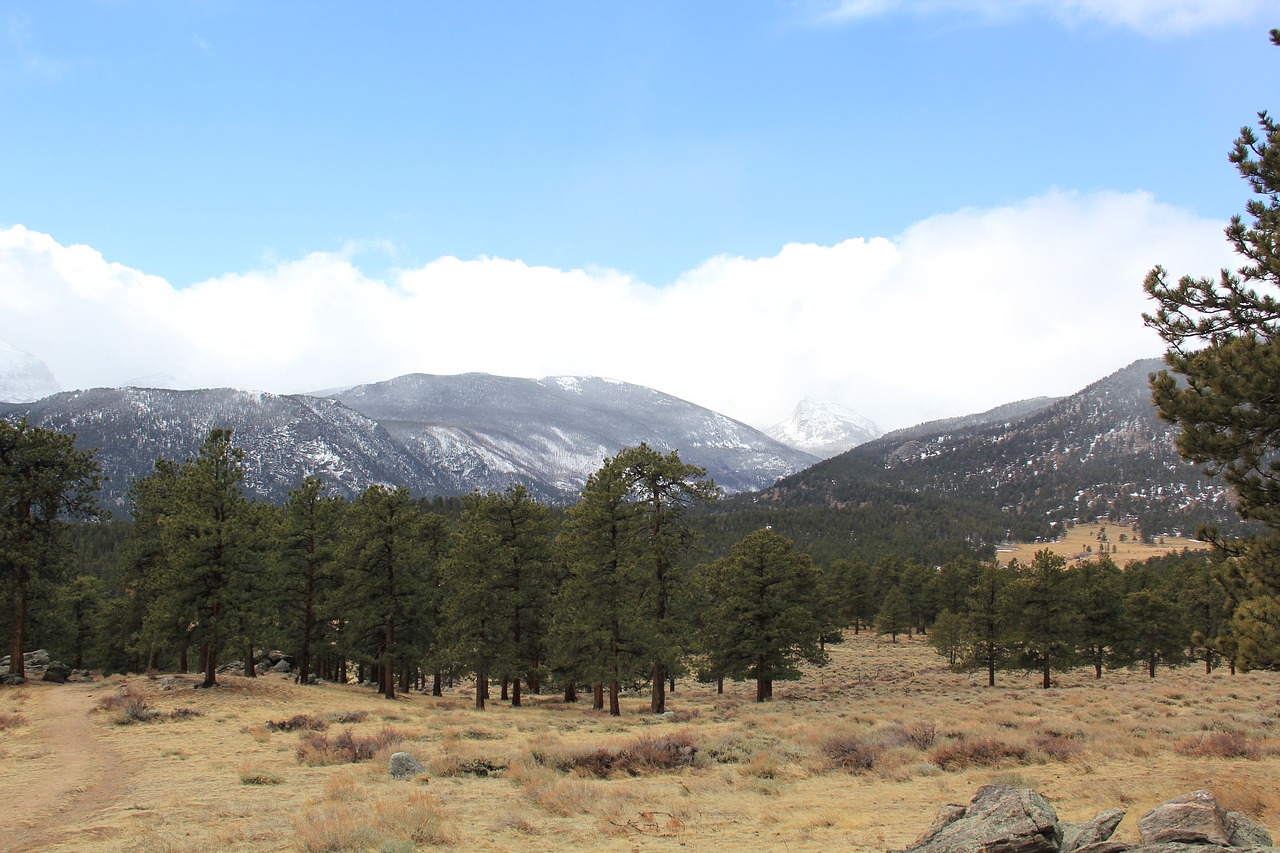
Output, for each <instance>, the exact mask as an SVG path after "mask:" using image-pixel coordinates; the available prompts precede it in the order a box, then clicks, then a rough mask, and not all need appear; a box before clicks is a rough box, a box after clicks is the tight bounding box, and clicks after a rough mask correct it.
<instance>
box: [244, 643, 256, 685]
mask: <svg viewBox="0 0 1280 853" xmlns="http://www.w3.org/2000/svg"><path fill="white" fill-rule="evenodd" d="M244 674H245V677H247V678H257V677H258V669H257V667H256V666H255V665H254V663H253V643H251V642H248V641H246V642H245V644H244Z"/></svg>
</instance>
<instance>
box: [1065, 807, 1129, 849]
mask: <svg viewBox="0 0 1280 853" xmlns="http://www.w3.org/2000/svg"><path fill="white" fill-rule="evenodd" d="M1122 820H1124V809H1107V810H1106V811H1105V812H1102V813H1100V814H1098V815H1095V816H1094V817H1093V818H1092V819H1091V820H1087V821H1085V822H1084V823H1068V824H1064V825H1063V827H1062V853H1074V851H1077V850H1080V849H1082V848H1084V847H1088V846H1090V845H1094V844H1100V843H1102V842H1104V841H1109V840H1110V839H1111V836H1112V835H1113V834H1114V833H1115V831H1116V827H1117V826H1119V825H1120V821H1122Z"/></svg>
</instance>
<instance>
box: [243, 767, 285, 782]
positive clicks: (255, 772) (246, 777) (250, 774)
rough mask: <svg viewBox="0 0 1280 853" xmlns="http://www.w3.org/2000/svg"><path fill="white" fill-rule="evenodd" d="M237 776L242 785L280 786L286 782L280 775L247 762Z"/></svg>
mask: <svg viewBox="0 0 1280 853" xmlns="http://www.w3.org/2000/svg"><path fill="white" fill-rule="evenodd" d="M237 775H238V776H239V777H240V784H241V785H279V784H280V783H281V782H283V781H284V779H283V778H281V777H280V775H279V774H277V773H273V772H271V771H270V770H266V769H263V768H262V767H259V766H258V765H256V764H250V763H247V762H246V763H245V764H241V765H240V768H239V770H238V771H237Z"/></svg>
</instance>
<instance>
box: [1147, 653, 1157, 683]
mask: <svg viewBox="0 0 1280 853" xmlns="http://www.w3.org/2000/svg"><path fill="white" fill-rule="evenodd" d="M1147 677H1148V678H1155V677H1156V656H1155V655H1152V656H1151V657H1149V658H1147Z"/></svg>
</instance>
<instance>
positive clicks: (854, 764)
mask: <svg viewBox="0 0 1280 853" xmlns="http://www.w3.org/2000/svg"><path fill="white" fill-rule="evenodd" d="M883 753H884V746H883V745H882V744H881V743H880V742H879V741H874V740H867V739H865V738H861V737H858V736H857V735H836V736H835V737H832V738H828V739H827V740H826V741H824V742H823V744H822V754H823V755H824V756H826V758H827V760H828V761H830V762H831V763H832V764H833V765H834V766H835V767H837V768H839V769H840V770H847V771H849V772H851V773H862V772H865V771H867V770H870V769H872V768H873V767H875V766H876V761H877V760H879V758H880V756H881V755H882V754H883Z"/></svg>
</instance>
